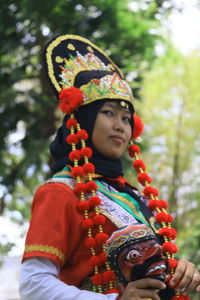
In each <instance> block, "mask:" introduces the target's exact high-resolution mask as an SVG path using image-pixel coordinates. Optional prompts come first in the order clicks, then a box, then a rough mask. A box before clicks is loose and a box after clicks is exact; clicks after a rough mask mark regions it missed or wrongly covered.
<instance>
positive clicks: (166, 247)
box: [162, 242, 178, 254]
mask: <svg viewBox="0 0 200 300" xmlns="http://www.w3.org/2000/svg"><path fill="white" fill-rule="evenodd" d="M162 248H163V252H164V253H167V252H168V253H170V254H173V253H177V252H178V248H177V246H176V245H175V244H173V243H172V242H165V243H163V244H162Z"/></svg>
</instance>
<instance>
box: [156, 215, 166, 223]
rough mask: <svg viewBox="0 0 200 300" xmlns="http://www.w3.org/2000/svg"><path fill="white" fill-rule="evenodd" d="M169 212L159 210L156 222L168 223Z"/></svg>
mask: <svg viewBox="0 0 200 300" xmlns="http://www.w3.org/2000/svg"><path fill="white" fill-rule="evenodd" d="M167 216H168V215H167V214H166V213H165V212H159V213H157V214H156V216H155V218H156V222H157V223H162V222H164V223H166V222H167Z"/></svg>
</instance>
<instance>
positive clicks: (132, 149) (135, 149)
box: [128, 145, 140, 157]
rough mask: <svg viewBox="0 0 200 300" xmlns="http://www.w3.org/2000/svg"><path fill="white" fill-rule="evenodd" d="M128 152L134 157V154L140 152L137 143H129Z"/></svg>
mask: <svg viewBox="0 0 200 300" xmlns="http://www.w3.org/2000/svg"><path fill="white" fill-rule="evenodd" d="M128 152H129V155H130V157H135V154H137V155H139V154H140V147H139V146H138V145H131V146H130V147H129V148H128Z"/></svg>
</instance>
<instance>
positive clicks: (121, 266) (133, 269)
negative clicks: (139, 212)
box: [105, 225, 166, 285]
mask: <svg viewBox="0 0 200 300" xmlns="http://www.w3.org/2000/svg"><path fill="white" fill-rule="evenodd" d="M105 249H106V253H107V257H108V260H109V262H110V264H111V267H112V269H113V270H115V273H116V276H117V278H118V279H119V281H121V283H122V284H124V285H126V284H127V283H128V282H130V281H134V280H138V279H141V278H145V277H151V278H156V279H159V280H163V281H164V279H165V271H166V258H165V257H164V256H163V255H162V247H161V246H160V245H159V244H158V242H157V240H156V237H155V235H154V233H153V231H152V230H151V229H150V228H148V227H147V226H146V225H130V226H127V227H124V228H121V229H119V230H117V231H115V232H114V233H113V234H112V235H111V237H110V238H109V239H108V240H107V241H106V245H105Z"/></svg>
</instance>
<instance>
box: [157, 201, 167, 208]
mask: <svg viewBox="0 0 200 300" xmlns="http://www.w3.org/2000/svg"><path fill="white" fill-rule="evenodd" d="M159 208H164V209H167V208H168V203H167V202H166V201H165V200H159Z"/></svg>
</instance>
